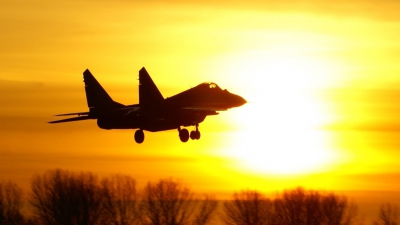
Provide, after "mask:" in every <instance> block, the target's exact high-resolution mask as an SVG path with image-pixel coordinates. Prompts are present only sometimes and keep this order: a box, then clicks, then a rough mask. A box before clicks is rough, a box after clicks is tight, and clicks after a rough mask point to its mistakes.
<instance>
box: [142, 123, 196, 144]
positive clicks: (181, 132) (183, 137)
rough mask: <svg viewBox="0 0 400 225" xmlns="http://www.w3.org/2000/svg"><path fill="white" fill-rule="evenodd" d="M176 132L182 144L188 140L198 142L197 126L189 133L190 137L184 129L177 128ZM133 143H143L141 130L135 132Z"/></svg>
mask: <svg viewBox="0 0 400 225" xmlns="http://www.w3.org/2000/svg"><path fill="white" fill-rule="evenodd" d="M178 132H179V139H180V140H181V141H182V142H187V141H188V140H189V138H190V139H192V140H199V139H200V136H201V135H200V131H199V125H198V124H197V125H196V129H195V130H192V131H190V135H189V131H188V130H187V129H186V128H183V129H181V128H180V127H179V128H178ZM135 141H136V143H138V144H141V143H143V141H144V132H143V130H142V129H139V130H137V131H135Z"/></svg>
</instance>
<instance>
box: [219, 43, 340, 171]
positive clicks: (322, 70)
mask: <svg viewBox="0 0 400 225" xmlns="http://www.w3.org/2000/svg"><path fill="white" fill-rule="evenodd" d="M299 47H301V46H292V48H290V46H289V47H288V46H287V45H282V46H279V45H278V46H274V48H272V49H265V50H256V51H245V52H240V53H239V54H237V55H235V56H230V57H228V59H227V62H228V61H229V62H230V66H227V68H230V69H229V71H226V74H229V76H231V77H241V83H242V84H243V86H244V87H248V89H246V90H241V91H240V92H241V93H243V97H245V98H246V99H247V100H248V104H247V105H245V106H243V107H241V108H239V109H236V110H235V111H231V112H230V116H231V118H229V120H232V121H236V122H237V123H238V124H239V126H240V128H239V129H238V131H237V132H236V133H235V134H234V135H233V136H231V138H230V139H229V142H230V146H229V148H228V150H227V151H226V154H227V155H228V157H231V158H234V159H236V162H237V165H238V166H239V167H240V169H245V170H247V171H250V172H252V173H259V174H275V175H282V174H285V175H295V174H304V173H318V172H322V171H326V170H328V169H329V167H330V165H332V164H333V163H335V160H337V157H339V156H338V155H337V153H334V151H333V150H332V149H331V148H330V147H329V139H328V134H327V133H326V132H327V131H324V130H322V129H320V128H319V127H321V126H323V125H324V124H325V123H327V122H328V121H329V119H330V118H329V117H330V115H329V114H328V113H327V110H326V109H324V105H323V102H322V101H321V99H319V98H318V94H319V92H320V91H321V90H322V89H323V88H324V87H327V86H329V84H330V82H332V79H331V78H332V76H330V75H331V74H330V73H332V72H334V68H335V66H334V65H333V64H332V63H330V62H329V61H327V60H325V59H323V58H316V57H313V56H312V55H310V54H306V53H304V52H301V51H300V52H299V51H298V49H299Z"/></svg>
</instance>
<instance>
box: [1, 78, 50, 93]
mask: <svg viewBox="0 0 400 225" xmlns="http://www.w3.org/2000/svg"><path fill="white" fill-rule="evenodd" d="M43 86H44V84H43V83H41V82H37V81H16V80H7V79H2V78H0V92H1V91H8V90H37V89H40V88H43Z"/></svg>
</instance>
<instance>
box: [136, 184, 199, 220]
mask: <svg viewBox="0 0 400 225" xmlns="http://www.w3.org/2000/svg"><path fill="white" fill-rule="evenodd" d="M193 195H194V194H193V193H192V192H191V191H190V189H189V188H187V187H185V186H184V185H183V184H182V183H180V182H177V181H173V180H172V179H164V180H160V181H159V182H157V183H151V182H149V183H148V184H147V186H146V187H145V188H144V193H143V199H142V204H141V206H142V210H143V216H144V217H143V222H144V223H145V224H153V225H183V224H189V221H190V217H191V216H192V214H193V212H194V209H195V207H196V201H194V200H193Z"/></svg>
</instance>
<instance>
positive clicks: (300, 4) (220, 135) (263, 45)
mask: <svg viewBox="0 0 400 225" xmlns="http://www.w3.org/2000/svg"><path fill="white" fill-rule="evenodd" d="M399 10H400V3H397V2H396V1H379V2H378V1H353V2H352V3H348V2H347V1H331V2H329V1H323V2H322V1H279V3H278V1H233V2H230V3H229V4H228V3H223V2H218V1H209V2H207V1H198V2H192V3H190V4H189V3H187V2H186V1H162V2H158V1H142V2H136V1H134V2H133V1H105V0H104V1H86V2H85V3H82V2H79V1H56V2H54V1H24V2H21V3H18V2H15V1H8V0H6V1H2V2H1V3H0V27H1V30H2V35H0V49H1V51H0V61H1V67H0V104H1V106H2V108H1V110H0V127H1V128H0V136H1V142H0V179H12V180H16V181H17V182H19V183H21V184H22V185H25V186H26V185H27V184H28V183H29V179H30V177H31V176H32V175H33V174H34V173H41V172H43V171H45V170H48V169H54V168H64V169H70V170H74V171H80V170H85V171H92V172H95V173H98V174H100V175H105V174H110V173H125V174H130V175H132V176H133V177H135V178H136V179H137V180H138V181H139V183H141V184H143V183H144V182H146V181H148V180H156V179H159V178H165V177H176V178H180V179H182V180H184V181H186V182H187V183H189V184H190V185H191V186H192V187H193V188H194V189H196V190H199V191H204V192H215V193H219V194H221V195H222V194H226V193H230V192H232V191H234V190H238V189H241V188H258V189H262V190H266V191H274V190H279V189H283V188H290V187H295V186H305V187H310V188H318V189H325V190H327V189H328V190H341V191H345V190H353V191H354V190H370V191H378V192H379V191H397V190H399V188H400V183H399V182H397V181H396V180H399V178H400V169H399V168H400V164H399V159H400V153H398V149H399V147H400V141H399V140H400V135H399V134H400V133H399V129H400V120H399V119H398V118H399V117H398V114H399V112H400V107H399V106H398V105H399V104H398V99H399V98H400V89H399V88H398V84H400V78H399V76H398V74H399V72H400V66H399V65H400V64H399V63H398V62H399V61H400V54H399V52H400V44H399V42H398V37H399V34H400V14H398V12H399ZM142 66H145V67H146V68H147V70H148V71H149V73H150V74H151V76H152V78H153V80H154V81H155V82H156V83H157V85H158V86H159V88H160V90H161V92H162V93H163V95H164V97H168V96H171V95H174V94H176V93H178V92H180V91H183V90H185V89H187V88H189V87H190V86H194V85H197V84H198V83H200V82H204V81H214V82H216V83H217V84H219V85H220V86H221V87H222V88H227V89H228V90H229V91H231V92H233V93H237V94H239V95H241V96H243V97H244V98H246V99H247V100H248V102H249V103H248V104H246V105H244V106H242V107H240V108H237V109H232V110H229V111H227V112H222V113H221V114H220V115H219V116H215V117H209V118H207V119H206V120H205V122H204V123H202V124H201V125H200V129H201V131H202V138H201V140H200V141H189V142H188V143H185V144H183V143H181V142H180V141H179V139H178V136H177V132H176V131H168V132H159V133H150V132H146V140H145V142H144V143H143V144H141V145H138V144H136V143H135V142H134V140H133V133H134V131H118V130H113V131H105V130H101V129H99V128H97V126H96V122H95V121H85V122H77V123H69V124H58V125H50V124H47V123H46V122H47V121H49V120H52V119H53V118H52V117H51V115H54V114H58V113H66V112H75V111H83V110H85V109H86V100H85V96H84V89H83V83H82V72H83V71H84V70H85V69H86V68H89V69H90V70H91V71H92V72H93V74H94V75H95V76H96V78H97V79H98V80H99V81H100V83H102V85H103V87H105V88H106V90H107V91H108V92H109V94H110V95H111V96H112V97H113V98H114V100H116V101H119V102H121V103H126V104H128V103H130V104H131V103H136V102H137V100H138V96H137V91H138V88H137V74H138V70H139V69H140V68H141V67H142Z"/></svg>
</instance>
